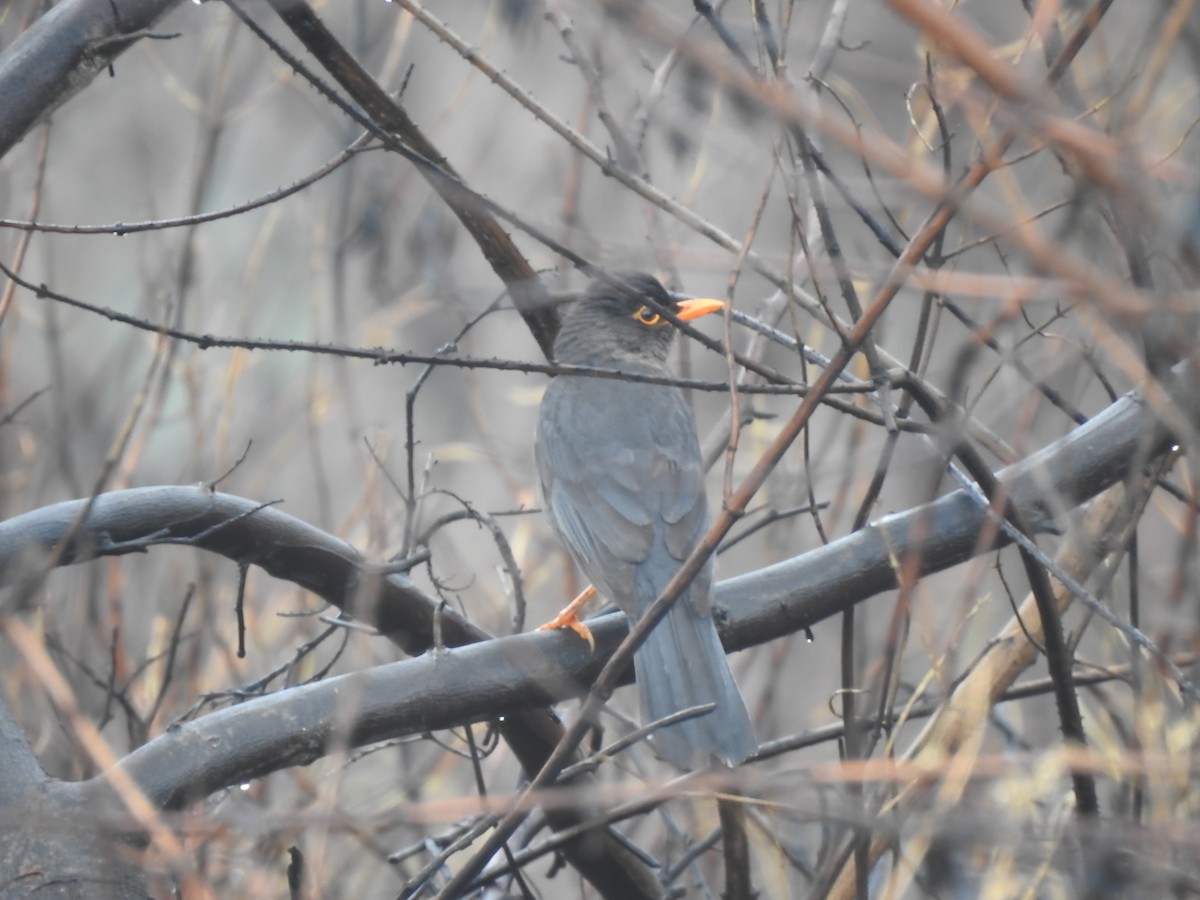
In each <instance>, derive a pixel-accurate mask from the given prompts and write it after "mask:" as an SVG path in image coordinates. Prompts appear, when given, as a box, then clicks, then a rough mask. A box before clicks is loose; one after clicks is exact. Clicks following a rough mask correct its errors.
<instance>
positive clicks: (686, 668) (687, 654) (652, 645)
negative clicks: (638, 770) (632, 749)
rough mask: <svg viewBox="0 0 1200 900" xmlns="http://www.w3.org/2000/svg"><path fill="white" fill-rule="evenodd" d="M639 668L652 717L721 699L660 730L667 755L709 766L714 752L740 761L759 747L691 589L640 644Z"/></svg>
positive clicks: (645, 711)
mask: <svg viewBox="0 0 1200 900" xmlns="http://www.w3.org/2000/svg"><path fill="white" fill-rule="evenodd" d="M692 589H693V590H694V589H695V586H693V588H692ZM634 670H635V672H636V674H637V682H638V685H639V689H640V691H641V697H642V717H643V719H645V721H647V722H653V721H655V720H657V719H661V718H663V717H664V716H669V715H671V714H673V713H677V712H679V711H680V710H684V709H687V708H689V707H692V706H700V705H702V704H706V703H716V708H715V709H713V710H712V712H710V713H707V714H704V715H701V716H697V717H695V718H692V719H688V720H687V721H685V722H679V723H677V724H675V725H669V726H667V727H665V728H661V729H659V730H658V731H656V732H655V733H654V740H655V743H657V745H658V747H659V749H660V751H661V753H662V755H663V756H664V757H665V758H666V759H668V760H669V761H671V762H672V763H674V764H675V765H677V766H679V767H681V768H685V769H686V768H693V767H695V766H698V765H706V764H708V762H709V760H708V756H709V754H710V753H715V754H716V755H717V756H718V757H720V758H721V759H722V760H723V761H724V762H725V763H727V764H729V765H736V764H737V763H740V762H742V761H743V760H744V759H746V757H748V756H750V755H751V754H753V753H754V752H755V751H756V750H757V749H758V742H757V740H756V739H755V737H754V726H753V725H752V724H751V722H750V715H749V713H748V712H747V711H746V705H745V703H744V702H743V701H742V695H741V693H740V692H739V691H738V687H737V683H736V682H735V681H734V680H733V673H732V672H730V671H729V663H728V661H727V660H726V658H725V650H724V648H723V647H722V646H721V639H720V637H718V635H717V629H716V625H715V623H714V622H713V619H712V616H711V615H708V614H707V613H701V612H699V611H697V609H696V608H695V607H694V606H693V605H692V603H691V602H690V598H689V596H688V592H685V593H684V595H683V596H682V597H680V598H679V599H678V600H677V601H676V602H675V603H674V604H673V605H672V607H671V609H670V611H669V612H668V613H667V615H666V616H665V617H664V618H663V620H662V621H660V622H659V623H658V625H657V626H656V627H655V628H654V629H653V630H652V631H651V632H650V635H649V637H648V638H647V639H646V642H645V643H644V644H643V645H642V646H641V647H640V648H638V651H637V654H636V655H635V656H634Z"/></svg>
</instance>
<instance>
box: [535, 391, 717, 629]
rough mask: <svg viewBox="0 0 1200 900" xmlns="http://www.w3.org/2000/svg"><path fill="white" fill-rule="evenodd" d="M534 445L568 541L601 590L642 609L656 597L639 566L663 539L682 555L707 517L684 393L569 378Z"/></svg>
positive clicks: (554, 516) (548, 399) (545, 410)
mask: <svg viewBox="0 0 1200 900" xmlns="http://www.w3.org/2000/svg"><path fill="white" fill-rule="evenodd" d="M534 446H535V448H536V458H537V468H538V475H539V478H540V480H541V484H542V495H543V497H544V499H545V502H546V508H547V511H548V512H549V514H550V519H551V522H552V523H553V524H554V527H555V530H556V531H557V532H558V535H559V537H560V539H561V540H562V542H563V544H564V545H565V546H566V548H567V550H568V551H569V552H570V553H571V556H572V557H574V559H575V561H576V563H578V565H579V567H580V569H582V570H583V573H584V574H585V575H586V576H587V578H588V580H589V581H591V583H592V584H594V585H595V586H596V588H597V589H598V590H599V591H600V593H602V594H604V595H605V596H606V597H608V598H609V599H610V600H612V601H614V602H615V603H617V604H618V605H619V606H621V607H622V608H623V609H625V610H626V611H627V612H640V609H639V608H638V607H639V606H641V605H643V604H646V603H648V602H650V600H653V599H654V598H653V597H649V598H641V597H639V596H638V590H637V581H638V564H639V563H643V562H644V561H646V560H647V558H648V557H650V556H651V555H652V553H653V552H654V550H655V545H656V544H658V546H659V547H662V546H663V545H664V544H665V548H666V550H667V552H668V553H669V555H670V556H671V557H673V558H674V559H675V560H677V561H682V560H683V559H684V558H686V557H687V555H688V553H690V552H691V550H692V548H693V547H694V546H695V545H696V543H697V542H698V540H699V538H700V536H701V535H703V533H704V530H705V527H706V523H707V506H706V503H705V498H704V471H703V464H702V462H701V459H700V448H699V445H698V443H697V440H696V426H695V423H694V421H693V419H692V414H691V410H690V409H689V408H688V406H687V403H686V402H685V401H684V399H683V396H682V395H681V394H680V393H679V391H677V390H676V389H674V388H669V387H662V386H656V385H645V384H632V383H629V382H621V381H614V380H611V379H597V378H584V377H580V376H559V377H558V378H556V379H555V380H554V381H553V382H552V383H551V385H550V387H549V388H547V390H546V394H545V396H544V397H543V399H542V406H541V413H540V416H539V420H538V436H537V440H536V441H535V444H534ZM644 574H645V573H643V575H644ZM672 574H673V573H672ZM643 581H644V579H643ZM639 600H640V603H639V602H638V601H639ZM704 601H705V602H704V606H705V607H706V606H707V597H705V598H704ZM705 611H707V609H705Z"/></svg>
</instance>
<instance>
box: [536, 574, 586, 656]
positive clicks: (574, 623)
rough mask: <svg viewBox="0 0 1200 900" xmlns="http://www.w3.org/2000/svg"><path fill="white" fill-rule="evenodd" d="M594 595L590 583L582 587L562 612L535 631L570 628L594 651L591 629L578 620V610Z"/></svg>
mask: <svg viewBox="0 0 1200 900" xmlns="http://www.w3.org/2000/svg"><path fill="white" fill-rule="evenodd" d="M595 596H596V589H595V588H594V587H592V586H591V585H590V584H589V585H588V586H587V587H586V588H584V589H583V592H582V593H581V594H580V595H579V596H578V597H576V598H575V599H574V600H572V601H571V602H570V603H568V604H567V605H566V606H565V607H563V610H562V612H560V613H559V614H558V615H557V616H555V617H554V618H553V619H551V620H550V621H549V622H547V623H546V624H545V625H540V626H538V627H537V628H535V629H534V630H535V631H549V630H551V629H552V628H570V629H571V630H572V631H573V632H575V633H576V634H577V635H579V636H580V637H581V638H583V639H584V640H585V641H587V645H588V647H589V648H590V649H591V650H592V652H595V650H596V639H595V638H594V637H592V630H591V629H590V628H588V627H587V626H586V625H584V624H583V623H582V622H580V621H579V610H581V609H583V607H584V606H586V605H587V602H588V601H589V600H591V599H592V598H593V597H595Z"/></svg>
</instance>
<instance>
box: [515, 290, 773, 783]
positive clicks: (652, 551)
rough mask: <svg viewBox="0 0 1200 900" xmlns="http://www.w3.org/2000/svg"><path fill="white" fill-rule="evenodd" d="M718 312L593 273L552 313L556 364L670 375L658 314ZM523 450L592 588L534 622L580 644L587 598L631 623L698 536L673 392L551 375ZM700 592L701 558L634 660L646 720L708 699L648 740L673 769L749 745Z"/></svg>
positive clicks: (685, 431) (739, 754)
mask: <svg viewBox="0 0 1200 900" xmlns="http://www.w3.org/2000/svg"><path fill="white" fill-rule="evenodd" d="M724 307H725V304H724V303H723V302H722V301H720V300H707V299H696V300H676V299H674V298H672V297H671V295H670V294H668V293H667V291H666V289H665V288H664V287H663V286H662V284H661V283H660V282H659V281H658V280H657V279H656V278H654V277H653V276H652V275H647V274H643V273H639V272H624V273H620V274H616V275H612V276H605V277H600V278H597V279H595V280H594V281H592V283H591V284H590V285H589V286H588V288H587V290H586V292H585V293H584V294H583V295H582V296H580V297H579V298H578V299H576V300H575V301H574V302H573V303H572V304H571V305H570V306H568V307H567V309H566V311H565V312H564V314H563V317H562V323H561V327H560V329H559V332H558V335H557V337H556V339H555V342H554V357H555V362H556V363H558V364H561V365H573V366H590V367H595V368H602V369H613V370H617V371H620V372H623V373H628V374H634V375H651V376H667V377H669V376H670V375H671V371H670V366H669V363H668V355H669V353H670V349H671V345H672V342H673V341H674V338H675V335H676V332H677V328H676V326H675V325H674V324H673V323H672V322H671V320H670V319H669V318H668V317H667V316H666V315H664V313H665V312H667V311H669V312H671V313H672V314H674V316H675V317H676V318H678V319H681V320H685V321H686V320H690V319H694V318H698V317H700V316H703V315H707V314H709V313H712V312H716V311H717V310H720V309H723V308H724ZM534 456H535V461H536V467H537V473H538V478H539V481H540V482H541V490H542V497H543V500H544V502H545V509H546V512H547V514H548V517H549V521H550V524H551V526H552V528H553V530H554V531H555V532H556V533H557V535H558V538H559V540H560V542H561V543H562V544H563V546H564V547H565V548H566V549H567V551H568V552H569V553H570V555H571V557H572V558H573V559H574V561H575V563H576V565H578V567H579V569H580V570H581V571H582V572H583V574H584V575H585V576H586V577H587V579H588V580H589V581H590V582H591V586H590V587H589V588H588V589H587V590H585V591H584V592H583V593H582V594H581V595H580V596H579V597H578V598H576V601H574V602H573V603H572V604H570V605H569V606H568V607H567V608H566V609H564V610H563V612H562V613H560V615H559V616H558V617H556V618H555V619H552V620H551V621H550V622H548V623H546V625H544V626H542V627H543V628H562V627H566V628H572V629H574V630H576V631H577V632H578V633H579V634H580V635H581V636H583V637H585V638H586V639H588V641H589V643H590V642H591V635H590V632H588V630H587V628H586V626H584V625H582V623H580V622H579V620H578V617H577V607H578V606H580V605H582V603H583V602H585V601H586V600H588V599H590V597H591V596H592V595H594V593H597V592H598V593H599V594H600V595H602V596H603V597H605V598H607V599H608V600H610V601H611V602H613V603H615V604H616V605H617V606H618V607H619V608H620V609H621V610H623V611H624V612H625V614H626V616H628V617H629V619H630V621H631V622H634V621H636V620H637V619H638V617H640V616H641V615H642V614H643V613H644V612H645V611H646V609H647V608H649V606H650V605H651V604H652V603H653V602H654V601H655V600H656V599H657V598H658V596H659V595H660V594H661V593H662V591H663V589H664V588H665V587H666V586H667V584H668V582H670V580H671V579H672V577H673V576H674V575H675V574H676V572H678V570H679V568H680V566H681V565H682V563H683V561H684V560H685V559H686V558H687V557H688V556H689V555H690V554H691V552H692V551H693V550H694V549H695V547H696V546H697V544H699V542H700V540H701V538H703V536H704V534H705V532H706V531H707V530H708V524H709V516H708V503H707V499H706V497H705V491H704V464H703V460H702V457H701V455H700V444H699V440H698V439H697V436H696V424H695V420H694V418H693V415H692V410H691V407H690V405H689V404H688V402H687V400H686V399H685V398H684V395H683V393H682V391H681V390H680V389H679V388H678V387H675V386H672V385H667V384H653V383H647V382H644V381H640V382H639V381H630V380H622V379H615V378H609V377H597V376H588V375H584V374H568V373H562V374H559V375H557V376H556V377H555V378H554V379H553V380H552V381H551V383H550V385H549V386H548V387H547V389H546V391H545V393H544V394H543V396H542V401H541V407H540V409H539V413H538V423H537V432H536V435H535V439H534ZM712 588H713V561H712V558H711V557H709V559H708V561H707V562H706V563H705V564H704V567H703V568H702V569H701V570H700V572H699V574H698V575H696V577H695V579H694V580H693V581H692V582H691V584H690V585H689V586H688V587H687V588H685V589H684V590H683V592H682V593H681V594H680V596H679V597H678V599H677V600H676V601H675V603H674V604H673V605H672V606H671V608H670V609H669V611H668V612H667V614H666V616H665V617H664V618H663V619H662V620H661V621H659V623H658V624H657V625H656V626H655V627H654V628H653V629H652V630H651V632H650V634H649V636H648V637H647V638H646V641H645V643H644V644H642V645H641V647H639V648H638V650H637V652H636V653H635V655H634V673H635V675H636V678H637V683H638V686H639V690H640V694H641V709H642V717H643V719H644V720H645V721H647V722H654V721H657V720H659V719H661V718H663V717H665V716H669V715H671V714H673V713H677V712H680V711H681V710H684V709H689V708H691V707H694V706H699V705H702V704H710V703H714V704H716V706H715V707H714V708H713V709H712V710H711V711H710V712H708V713H705V714H703V715H700V716H696V717H693V718H690V719H686V720H684V721H682V722H678V723H674V724H671V725H668V726H666V727H663V728H660V729H658V730H657V731H656V732H655V733H654V736H653V738H652V740H653V741H654V743H655V746H656V747H657V748H658V751H659V753H660V755H661V756H662V757H663V758H664V759H666V760H668V761H669V762H671V763H673V764H674V765H676V766H678V767H679V768H681V769H692V768H696V767H700V766H707V765H710V764H711V761H712V758H713V757H714V756H715V757H716V758H717V759H719V760H720V761H721V762H722V763H724V764H725V765H728V766H734V765H737V764H739V763H741V762H743V761H744V760H745V759H746V758H747V757H749V756H751V755H752V754H753V753H754V752H755V751H756V750H757V749H758V744H757V741H756V739H755V736H754V727H753V725H752V724H751V722H750V716H749V713H748V712H747V711H746V706H745V703H744V702H743V700H742V696H741V693H740V692H739V691H738V686H737V683H736V681H735V680H734V678H733V674H732V672H730V669H729V663H728V661H727V660H726V658H725V651H724V649H723V648H722V646H721V640H720V637H719V636H718V634H717V628H716V623H715V622H714V621H713V606H712Z"/></svg>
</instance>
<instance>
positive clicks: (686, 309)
mask: <svg viewBox="0 0 1200 900" xmlns="http://www.w3.org/2000/svg"><path fill="white" fill-rule="evenodd" d="M724 308H725V303H724V301H722V300H680V301H679V303H678V308H677V309H676V310H675V315H676V316H678V317H679V318H680V319H683V320H684V321H685V322H687V321H689V320H691V319H698V318H700V317H701V316H707V315H708V314H709V313H715V312H719V311H720V310H722V309H724Z"/></svg>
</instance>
